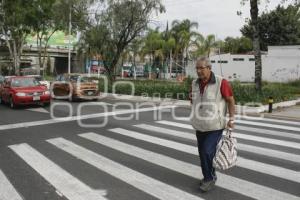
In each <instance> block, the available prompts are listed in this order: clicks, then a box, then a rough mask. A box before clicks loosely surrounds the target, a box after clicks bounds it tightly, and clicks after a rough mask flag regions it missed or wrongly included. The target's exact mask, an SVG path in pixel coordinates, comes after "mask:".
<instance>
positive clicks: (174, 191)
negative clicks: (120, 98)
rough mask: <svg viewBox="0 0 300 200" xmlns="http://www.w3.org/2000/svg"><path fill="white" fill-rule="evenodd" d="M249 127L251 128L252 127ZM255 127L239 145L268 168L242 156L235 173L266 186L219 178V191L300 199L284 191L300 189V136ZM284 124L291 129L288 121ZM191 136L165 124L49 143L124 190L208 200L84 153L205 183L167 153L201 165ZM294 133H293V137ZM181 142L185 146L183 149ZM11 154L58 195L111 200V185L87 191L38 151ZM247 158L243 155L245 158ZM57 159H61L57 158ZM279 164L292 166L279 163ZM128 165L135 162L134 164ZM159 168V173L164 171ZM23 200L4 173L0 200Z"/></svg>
mask: <svg viewBox="0 0 300 200" xmlns="http://www.w3.org/2000/svg"><path fill="white" fill-rule="evenodd" d="M183 121H185V120H183ZM243 121H244V120H243ZM250 122H251V123H252V122H253V121H250ZM266 122H271V121H266ZM253 123H256V125H255V126H257V127H247V126H245V125H237V126H236V128H237V129H239V131H238V132H237V131H235V132H234V136H235V137H237V138H240V139H243V140H242V141H239V143H238V149H239V150H241V151H244V152H243V153H244V154H246V153H251V154H252V155H260V158H264V157H266V158H267V157H268V163H265V162H264V161H261V160H262V159H260V161H256V160H253V157H251V159H247V158H243V157H240V156H239V157H238V163H237V168H236V169H234V170H240V171H242V172H245V171H248V172H249V173H250V174H251V173H254V174H255V173H257V174H259V176H261V179H260V180H261V182H260V181H259V182H260V183H258V182H255V181H254V180H255V179H256V178H254V179H251V178H250V180H247V179H246V178H245V177H247V176H244V177H241V178H240V177H239V175H236V174H234V175H233V174H232V173H230V175H228V174H224V173H219V172H218V180H217V182H216V185H217V186H218V188H222V189H223V190H225V191H228V192H231V193H232V194H239V195H241V196H245V197H249V198H253V199H260V200H265V199H272V200H273V199H275V200H282V199H288V200H298V199H300V195H299V194H298V193H297V192H291V191H292V190H288V189H286V188H281V187H283V184H285V183H287V184H288V185H296V186H298V185H299V184H300V173H299V171H297V170H299V168H297V169H294V168H292V167H290V165H294V166H295V165H296V164H299V163H300V155H299V153H298V152H299V151H298V149H300V143H298V142H296V141H295V142H292V139H300V135H298V134H297V133H295V130H290V129H286V131H285V132H283V131H281V130H283V127H284V126H281V125H277V126H278V127H275V129H273V130H264V129H263V128H259V127H271V124H268V123H263V122H261V121H260V122H253ZM259 123H261V124H259ZM278 123H280V121H278ZM285 123H288V121H286V122H285ZM245 124H246V123H245ZM247 124H248V123H247ZM262 124H264V126H261V125H262ZM283 124H284V123H283ZM177 127H178V128H180V130H176V128H177ZM184 129H186V130H184ZM136 130H137V131H136ZM190 130H193V128H192V126H191V125H189V124H187V123H180V122H178V121H166V120H161V121H155V122H154V123H149V124H148V123H147V124H145V123H140V124H136V125H133V126H129V127H128V126H126V128H112V129H108V131H109V132H110V133H111V134H112V135H107V136H103V135H101V134H100V133H97V131H95V133H94V132H89V133H82V134H78V136H79V137H77V139H76V140H81V141H83V143H82V144H83V145H79V144H78V143H75V142H74V141H72V139H69V138H68V139H65V138H61V137H57V138H52V139H48V140H46V141H47V142H48V143H49V145H50V144H51V146H52V145H53V146H52V148H53V147H54V148H57V150H58V151H62V152H64V153H67V154H69V155H71V156H73V157H74V158H76V159H79V160H80V161H83V162H85V163H86V164H87V165H89V166H91V167H92V168H95V169H96V170H99V171H101V172H105V173H106V174H107V175H109V176H111V177H114V178H116V179H117V180H119V181H120V182H122V183H123V184H128V185H130V186H132V187H134V188H136V189H138V190H139V191H141V192H143V193H145V194H148V195H151V196H153V197H155V198H157V199H162V200H169V199H172V200H182V199H189V200H194V199H195V200H196V199H197V200H202V199H206V197H205V196H202V195H201V194H200V193H193V192H188V191H185V190H183V189H181V188H178V187H177V186H173V185H171V184H168V183H165V182H163V181H161V180H158V179H155V178H153V177H151V176H149V175H148V171H147V173H146V172H145V173H146V174H147V175H146V174H144V172H143V171H136V170H134V169H131V168H129V167H128V166H125V165H123V164H121V163H120V162H119V161H118V160H114V159H109V158H108V157H107V156H105V155H104V153H103V152H102V151H99V152H98V151H92V150H89V149H88V148H87V147H85V146H88V145H91V146H93V145H96V146H97V145H98V146H100V145H101V146H102V148H106V149H107V152H109V151H113V152H114V153H116V152H119V153H120V154H126V155H128V156H129V157H128V158H138V159H141V160H143V161H146V162H148V163H151V164H152V165H156V166H159V167H160V168H162V169H163V170H170V171H172V172H173V173H174V172H175V173H179V174H181V176H182V175H184V176H187V177H189V178H193V179H201V178H203V176H202V174H201V168H200V166H199V164H198V163H197V164H192V163H190V161H189V162H187V161H186V160H185V159H184V160H185V161H183V160H181V158H179V157H177V156H173V155H172V157H170V156H168V153H172V152H181V153H184V154H187V155H191V158H195V159H197V161H198V158H197V157H198V148H197V147H196V136H195V133H194V131H190ZM289 130H290V131H294V132H292V133H291V132H288V131H289ZM251 133H256V134H259V133H261V134H264V135H268V136H269V137H268V138H266V137H260V136H254V135H251ZM281 134H283V135H281ZM273 136H275V137H277V136H282V138H284V139H288V140H290V141H286V140H284V139H281V140H279V139H273V138H272V137H273ZM75 137H76V136H75ZM112 137H113V138H112ZM125 137H126V138H128V139H130V144H129V143H127V142H125V141H126V140H125V141H122V138H125ZM87 140H88V141H87ZM187 140H190V141H192V142H193V143H194V144H189V145H188V144H186V141H187ZM140 141H143V142H146V143H147V144H149V145H150V146H152V147H155V149H156V148H157V149H166V148H168V149H170V152H166V153H164V151H159V153H157V152H156V151H155V150H148V148H147V149H146V148H144V147H143V146H140V145H138V146H139V147H138V146H135V145H134V144H135V143H140ZM180 141H185V142H184V143H181V142H180ZM245 141H256V142H260V143H267V144H270V145H278V146H281V147H288V148H289V149H288V152H289V153H288V152H283V151H280V150H275V149H269V148H268V146H267V147H261V146H255V145H254V144H252V145H249V144H246V143H245ZM84 142H85V143H84ZM242 142H243V143H242ZM9 148H10V149H11V150H12V151H13V152H14V153H15V155H17V156H18V157H19V158H21V159H22V160H23V161H24V162H25V163H27V165H29V166H30V167H31V168H32V169H33V170H34V171H35V173H37V174H39V176H41V177H42V178H43V179H44V180H45V181H47V182H48V183H50V184H51V185H52V186H53V187H54V188H55V189H56V191H57V193H58V194H61V195H62V196H64V197H65V198H66V199H69V200H86V199H89V200H93V199H95V200H96V199H97V200H101V199H108V196H107V194H108V191H109V188H110V187H111V185H108V188H105V190H104V189H103V190H96V189H93V188H91V187H90V186H88V184H87V183H85V182H84V181H82V180H79V179H78V178H77V177H75V176H74V175H72V174H71V173H69V172H68V171H67V170H66V169H63V168H62V167H60V166H59V165H58V164H56V163H54V162H53V161H51V160H50V159H48V158H47V157H46V156H44V155H43V154H42V153H41V152H39V151H38V150H37V149H35V148H34V147H32V146H30V145H28V144H26V143H22V144H16V145H10V146H9ZM150 149H152V148H150ZM293 151H294V152H293ZM161 152H162V153H161ZM291 152H293V153H291ZM244 154H242V155H243V156H244ZM181 155H182V154H181ZM57 156H61V155H59V154H58V155H57ZM76 159H74V160H73V161H72V162H78V160H76ZM126 159H127V158H126ZM278 159H280V160H281V161H282V160H284V161H289V162H288V163H284V162H280V161H278ZM133 160H134V159H133ZM129 161H130V162H132V161H131V159H130V160H129ZM274 161H275V162H274ZM270 163H272V164H270ZM274 163H275V164H274ZM276 163H277V164H276ZM152 165H151V167H152ZM278 165H280V166H278ZM75 166H76V165H75ZM159 167H158V168H157V170H159ZM287 167H288V168H287ZM143 170H144V169H143ZM145 170H148V169H145ZM234 170H233V172H234ZM234 173H235V172H234ZM264 178H266V180H267V181H266V182H264V180H263V179H264ZM274 180H276V181H278V182H282V183H280V184H278V185H276V186H274V185H271V184H269V183H268V181H274ZM103 184H104V185H105V184H106V183H103ZM183 187H184V186H183ZM275 188H276V189H275ZM279 188H280V189H279ZM199 192H200V191H199ZM22 199H23V197H22V195H21V193H20V194H19V192H18V191H17V189H16V188H14V186H13V185H12V184H11V183H10V181H9V180H8V178H7V177H6V176H5V174H4V173H3V171H1V170H0V200H22Z"/></svg>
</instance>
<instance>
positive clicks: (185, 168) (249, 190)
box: [80, 133, 297, 200]
mask: <svg viewBox="0 0 300 200" xmlns="http://www.w3.org/2000/svg"><path fill="white" fill-rule="evenodd" d="M80 136H81V137H83V138H86V139H88V140H91V141H93V142H96V143H99V144H101V145H104V146H107V147H109V148H113V149H116V150H118V151H121V152H123V153H126V154H129V155H131V156H134V157H137V158H140V159H143V160H146V161H148V162H151V163H154V164H156V165H160V166H162V167H165V168H168V169H171V170H173V171H176V172H178V173H182V174H185V175H187V176H190V177H199V178H201V177H202V175H201V170H200V169H199V168H200V167H199V166H196V165H192V164H189V163H186V162H183V161H180V160H176V159H174V158H171V157H168V156H165V155H162V154H158V153H154V152H151V151H148V150H145V149H142V148H138V147H135V146H133V145H128V144H126V143H123V142H120V141H117V140H114V139H111V138H108V137H104V136H101V135H97V134H95V133H86V134H80ZM219 179H220V181H219ZM216 184H217V186H219V187H222V188H225V189H228V190H231V191H234V192H237V193H240V194H243V195H245V196H248V197H251V198H255V199H278V200H281V199H285V198H288V199H297V197H295V196H293V195H289V194H287V193H284V192H279V191H276V190H274V189H271V188H268V187H265V186H261V185H258V184H254V183H251V182H248V181H245V180H242V179H238V178H235V177H232V176H228V175H225V174H218V181H217V183H216Z"/></svg>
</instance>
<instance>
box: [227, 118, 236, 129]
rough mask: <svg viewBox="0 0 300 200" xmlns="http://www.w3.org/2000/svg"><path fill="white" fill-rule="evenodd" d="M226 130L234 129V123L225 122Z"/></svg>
mask: <svg viewBox="0 0 300 200" xmlns="http://www.w3.org/2000/svg"><path fill="white" fill-rule="evenodd" d="M227 128H228V129H234V121H233V120H229V121H228V122H227Z"/></svg>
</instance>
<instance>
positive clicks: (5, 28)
mask: <svg viewBox="0 0 300 200" xmlns="http://www.w3.org/2000/svg"><path fill="white" fill-rule="evenodd" d="M32 3H33V0H32V1H30V0H28V1H26V2H25V1H22V0H9V1H8V0H5V1H2V5H1V6H2V15H0V16H1V19H0V21H1V24H0V28H1V34H2V35H3V38H4V40H5V42H6V45H7V48H8V50H9V54H10V58H11V60H12V61H13V70H10V74H12V71H14V72H15V73H16V74H17V75H19V74H20V60H21V54H22V51H23V45H24V43H25V38H26V36H27V35H28V34H29V33H30V30H31V26H32V24H31V21H30V19H31V18H32V14H33V13H32V12H31V5H32Z"/></svg>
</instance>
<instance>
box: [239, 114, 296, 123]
mask: <svg viewBox="0 0 300 200" xmlns="http://www.w3.org/2000/svg"><path fill="white" fill-rule="evenodd" d="M235 117H236V118H238V119H242V120H247V121H248V120H252V121H260V122H267V123H270V122H271V123H272V122H275V123H280V124H287V125H298V126H299V125H300V123H299V122H297V121H288V120H283V119H271V118H265V117H251V116H243V115H235Z"/></svg>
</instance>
